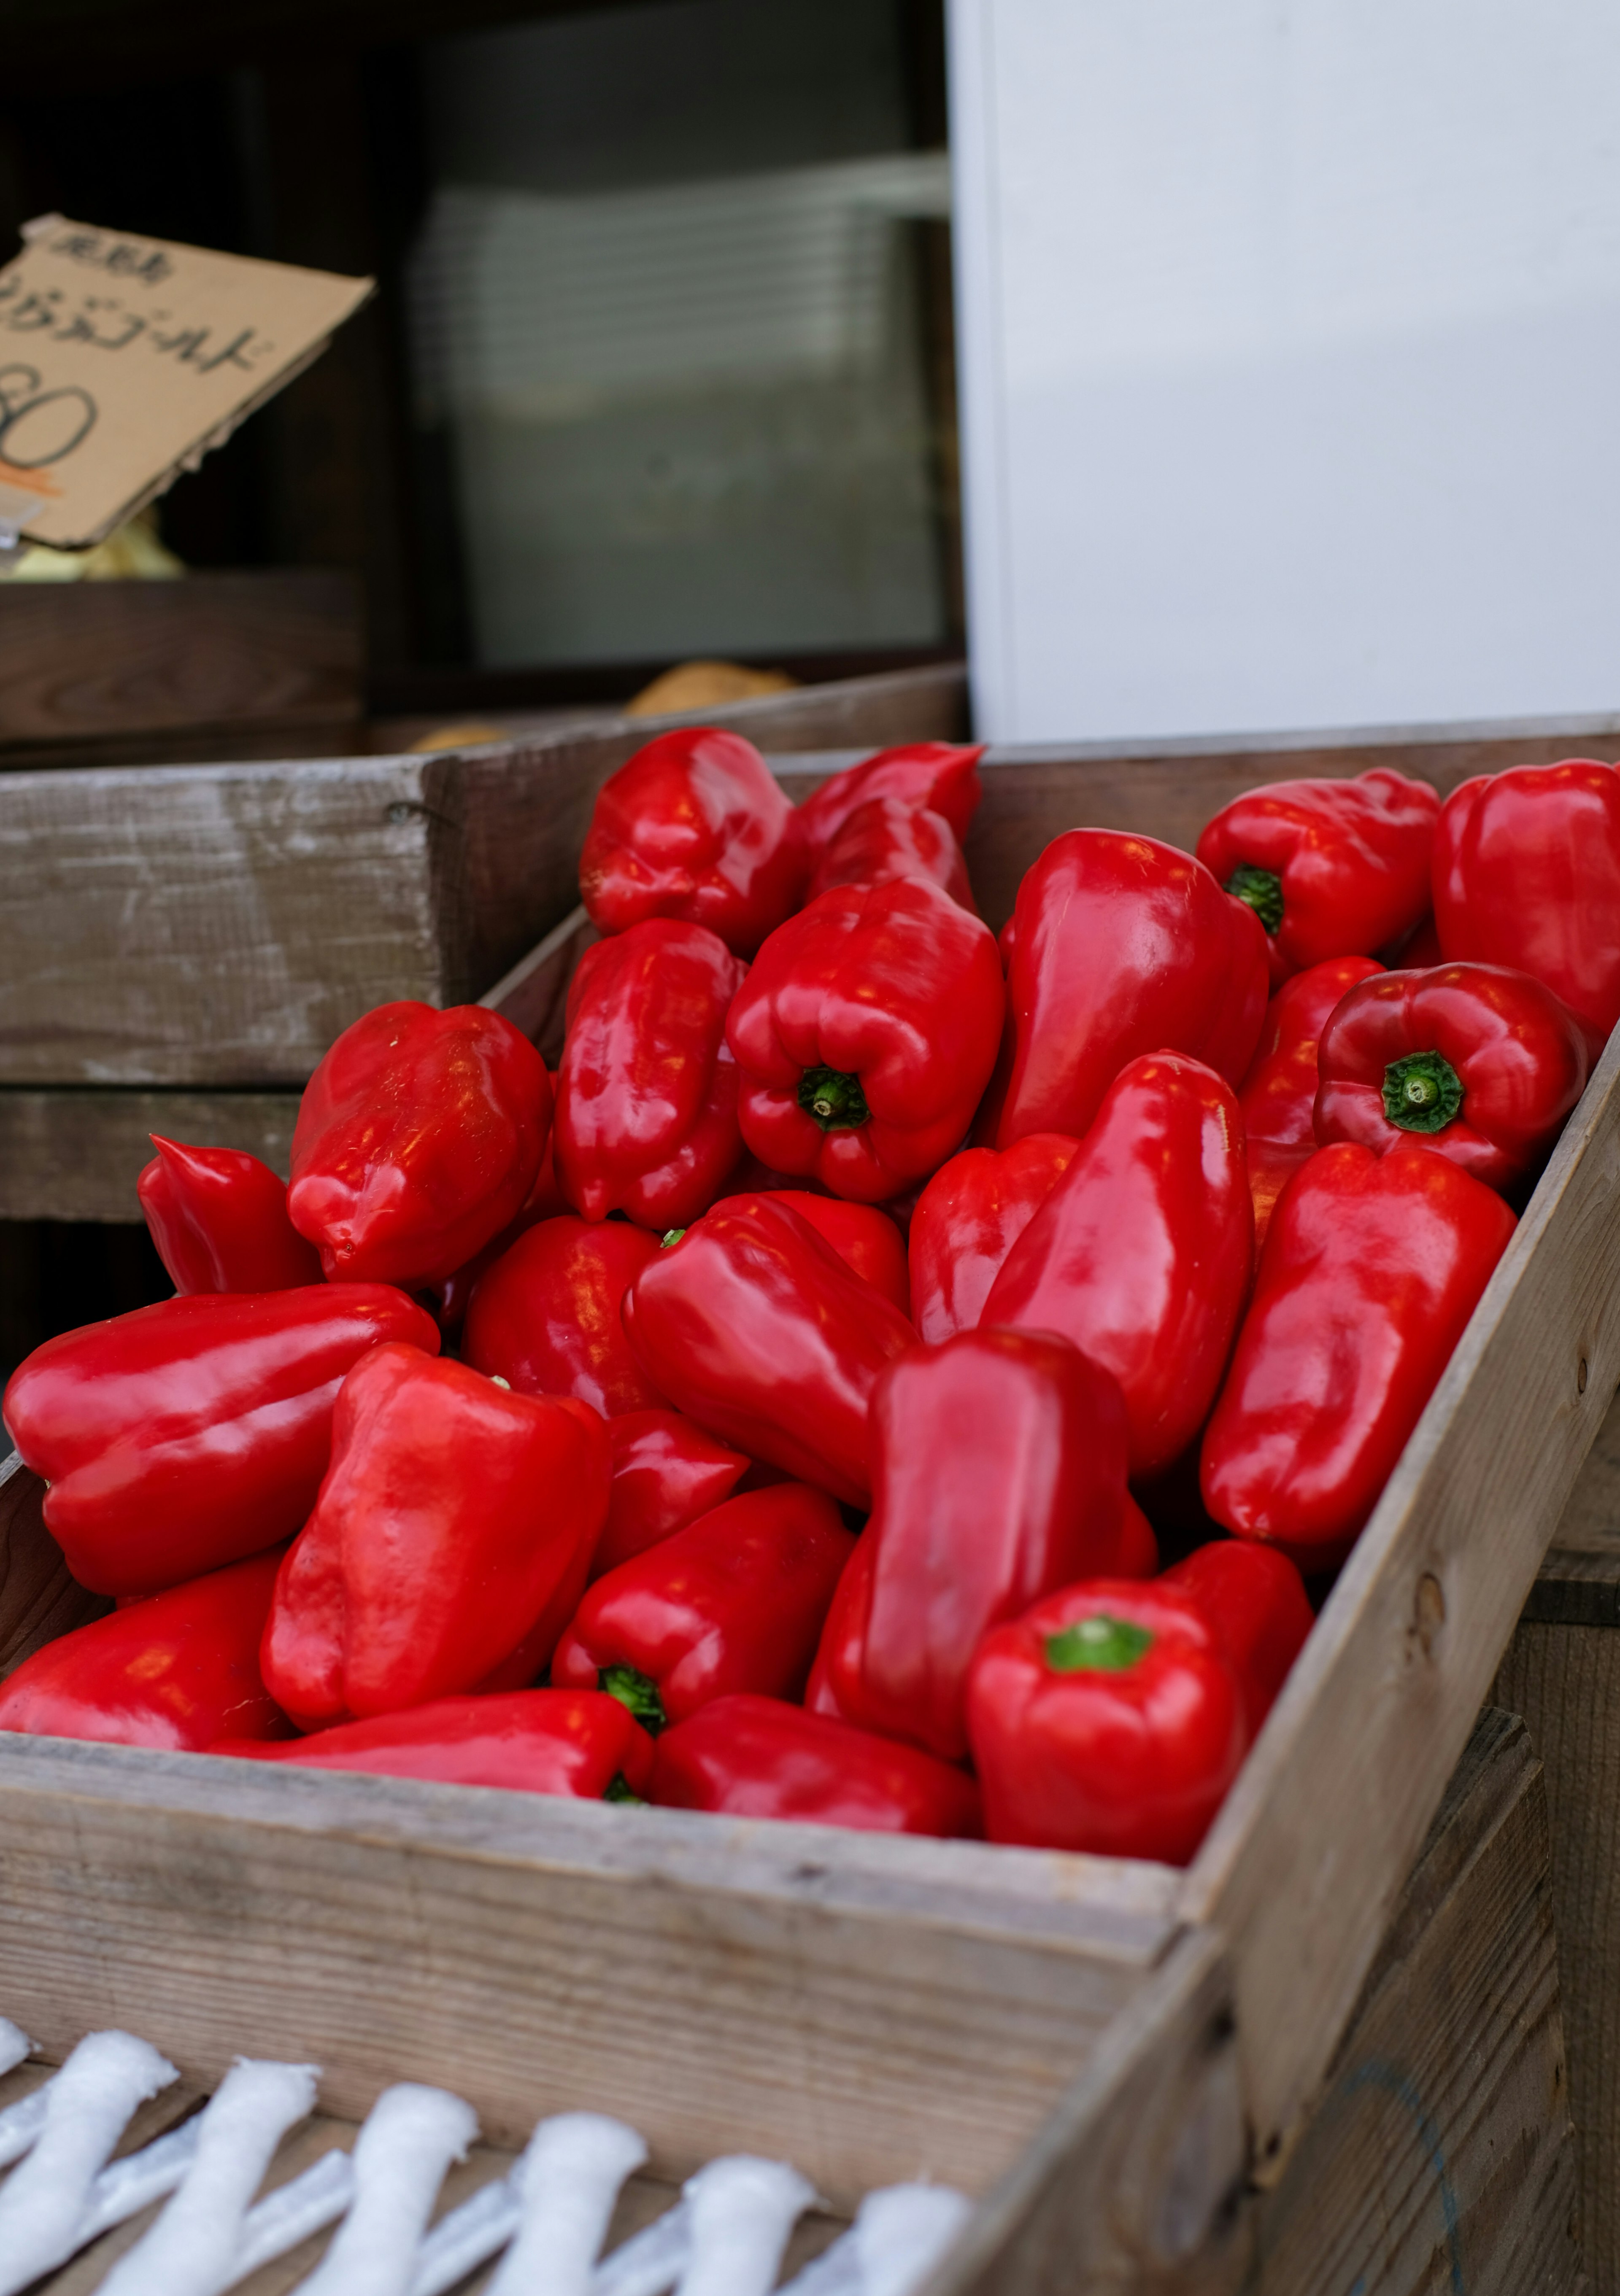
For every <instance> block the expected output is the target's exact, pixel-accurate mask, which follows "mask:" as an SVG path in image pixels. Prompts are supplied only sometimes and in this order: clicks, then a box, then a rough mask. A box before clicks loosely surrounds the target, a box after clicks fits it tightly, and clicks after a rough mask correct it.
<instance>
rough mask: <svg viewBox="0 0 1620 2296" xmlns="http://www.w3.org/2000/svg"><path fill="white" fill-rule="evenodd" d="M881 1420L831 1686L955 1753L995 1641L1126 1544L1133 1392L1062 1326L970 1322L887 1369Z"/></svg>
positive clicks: (905, 1732) (833, 1651) (846, 1701)
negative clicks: (993, 1327) (987, 1648)
mask: <svg viewBox="0 0 1620 2296" xmlns="http://www.w3.org/2000/svg"><path fill="white" fill-rule="evenodd" d="M872 1432H873V1450H874V1455H875V1462H876V1467H875V1478H874V1480H875V1490H874V1502H873V1508H872V1517H871V1521H869V1522H868V1525H867V1529H866V1531H865V1533H864V1534H863V1537H862V1539H861V1549H862V1552H863V1554H865V1553H866V1551H867V1550H868V1549H869V1550H870V1558H871V1559H870V1563H869V1568H868V1571H867V1572H866V1573H863V1575H864V1576H866V1577H867V1579H868V1591H867V1597H866V1604H865V1618H864V1620H859V1621H851V1620H849V1619H848V1617H847V1616H846V1617H844V1618H843V1619H842V1620H840V1623H839V1628H838V1630H837V1631H836V1632H835V1634H833V1635H832V1636H830V1637H824V1643H829V1644H830V1646H829V1647H828V1650H827V1659H828V1663H827V1669H826V1683H827V1687H828V1688H829V1689H830V1691H831V1693H832V1696H833V1700H834V1702H835V1706H836V1710H837V1711H838V1712H839V1713H840V1714H841V1715H843V1718H845V1719H846V1720H847V1721H851V1722H854V1723H858V1724H859V1725H860V1726H862V1727H864V1728H867V1729H870V1730H876V1731H879V1732H881V1733H883V1734H884V1735H885V1736H888V1737H892V1738H904V1739H907V1740H909V1742H910V1743H912V1744H914V1745H919V1746H924V1747H926V1748H927V1750H928V1751H930V1752H931V1753H934V1754H938V1755H940V1756H942V1758H943V1759H945V1760H947V1761H955V1760H958V1759H960V1757H961V1756H962V1755H964V1754H965V1753H966V1751H967V1733H966V1718H965V1711H964V1706H963V1700H964V1696H965V1694H966V1680H967V1668H968V1662H969V1661H970V1660H971V1659H972V1657H973V1653H974V1650H975V1649H976V1648H977V1646H978V1644H979V1643H980V1642H981V1640H982V1639H983V1636H984V1635H985V1634H986V1633H987V1632H988V1630H989V1629H990V1628H991V1627H993V1626H995V1625H997V1624H998V1623H999V1621H1000V1620H1003V1619H1008V1618H1016V1616H1017V1614H1018V1613H1019V1611H1023V1610H1025V1609H1027V1607H1028V1606H1029V1604H1030V1603H1032V1602H1033V1601H1034V1600H1035V1599H1036V1597H1037V1596H1038V1595H1044V1594H1048V1593H1050V1591H1051V1590H1052V1588H1053V1587H1062V1586H1065V1585H1066V1584H1067V1583H1068V1581H1069V1580H1071V1579H1082V1578H1085V1577H1088V1576H1089V1575H1090V1574H1091V1573H1092V1572H1094V1571H1096V1570H1099V1569H1101V1568H1103V1567H1104V1566H1105V1565H1106V1563H1108V1562H1110V1561H1112V1559H1113V1557H1114V1554H1115V1553H1116V1551H1117V1549H1118V1547H1119V1544H1120V1539H1121V1536H1122V1529H1123V1524H1124V1502H1125V1414H1124V1406H1123V1403H1122V1398H1121V1396H1120V1391H1119V1389H1118V1386H1117V1385H1116V1384H1115V1382H1114V1380H1113V1378H1112V1377H1111V1376H1110V1375H1109V1374H1108V1373H1107V1372H1106V1371H1104V1370H1102V1369H1100V1368H1099V1366H1098V1365H1096V1364H1094V1363H1091V1362H1090V1361H1088V1359H1087V1358H1086V1357H1084V1356H1082V1355H1081V1353H1080V1351H1079V1349H1076V1348H1073V1347H1070V1346H1069V1345H1067V1343H1066V1342H1065V1341H1063V1340H1061V1339H1055V1338H1053V1337H1052V1336H1051V1335H1050V1334H1049V1333H1044V1332H1041V1333H1034V1332H1004V1331H985V1330H981V1331H976V1332H959V1333H958V1334H957V1335H956V1337H955V1338H954V1339H950V1340H947V1341H944V1342H943V1343H942V1345H941V1346H939V1347H937V1348H927V1347H917V1348H914V1349H912V1350H911V1352H910V1354H909V1355H908V1356H905V1357H901V1358H900V1361H899V1362H898V1363H896V1364H894V1365H892V1366H891V1368H890V1369H889V1370H888V1371H887V1372H885V1373H884V1376H883V1378H882V1379H881V1380H880V1381H879V1382H878V1383H877V1386H876V1390H875V1392H874V1395H873V1399H872ZM846 1637H847V1639H846ZM851 1661H852V1662H851Z"/></svg>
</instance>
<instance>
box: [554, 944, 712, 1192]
mask: <svg viewBox="0 0 1620 2296" xmlns="http://www.w3.org/2000/svg"><path fill="white" fill-rule="evenodd" d="M744 971H745V967H744V965H743V964H740V963H739V962H738V960H737V959H736V957H735V956H733V955H731V953H730V951H729V950H728V948H727V947H726V944H725V942H724V941H723V940H720V939H719V938H718V937H717V936H716V935H715V934H713V933H711V932H709V931H706V930H705V929H704V927H703V926H702V925H689V924H677V923H674V922H671V921H670V920H669V919H667V918H662V917H654V918H649V920H648V921H647V922H646V924H639V925H631V926H630V927H629V931H626V932H622V933H617V934H615V935H614V936H613V939H610V940H599V941H597V942H596V946H595V947H592V948H588V949H587V950H586V952H585V954H584V955H583V956H582V957H581V958H580V964H579V967H578V970H577V971H576V972H575V973H574V977H573V980H572V982H571V983H570V984H569V990H568V1041H567V1046H566V1049H565V1050H564V1052H563V1065H562V1067H561V1069H560V1070H558V1071H557V1100H556V1124H555V1133H554V1138H555V1155H556V1169H557V1177H558V1178H559V1179H560V1181H561V1182H562V1185H563V1193H564V1195H566V1197H567V1198H568V1200H569V1201H570V1203H572V1205H573V1207H574V1209H575V1210H576V1211H580V1212H583V1213H584V1215H585V1217H586V1218H587V1219H589V1220H599V1219H603V1218H605V1217H606V1216H607V1214H608V1213H609V1212H615V1211H622V1212H628V1213H629V1217H630V1218H631V1219H633V1220H638V1221H639V1222H640V1223H641V1225H642V1226H643V1227H651V1228H657V1229H659V1230H660V1231H662V1230H663V1229H664V1228H670V1227H684V1226H686V1225H687V1222H688V1221H690V1220H695V1218H697V1216H698V1214H699V1213H700V1212H703V1211H707V1210H708V1209H709V1206H710V1205H711V1203H712V1202H713V1201H714V1200H715V1198H716V1196H718V1195H719V1194H720V1191H721V1188H722V1187H723V1186H724V1185H725V1183H726V1181H727V1179H728V1177H729V1176H730V1174H731V1172H732V1170H733V1169H734V1168H735V1166H736V1162H737V1160H738V1158H739V1157H740V1156H741V1155H742V1152H743V1137H742V1135H741V1133H740V1132H739V1131H738V1130H737V1119H736V1095H737V1073H736V1062H734V1061H733V1060H732V1057H731V1054H730V1051H729V1050H728V1046H727V1044H726V1014H727V1013H728V1010H729V1008H730V1005H731V1000H732V998H733V997H734V996H736V992H737V989H738V988H739V986H740V985H741V982H742V980H743V975H744Z"/></svg>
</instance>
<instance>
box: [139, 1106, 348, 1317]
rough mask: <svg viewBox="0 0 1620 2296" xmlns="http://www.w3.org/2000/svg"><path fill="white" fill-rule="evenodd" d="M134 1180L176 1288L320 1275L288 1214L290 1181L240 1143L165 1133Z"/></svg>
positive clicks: (269, 1284) (278, 1284)
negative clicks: (198, 1141) (204, 1143)
mask: <svg viewBox="0 0 1620 2296" xmlns="http://www.w3.org/2000/svg"><path fill="white" fill-rule="evenodd" d="M152 1146H153V1147H154V1148H155V1149H156V1150H157V1154H156V1155H155V1156H154V1157H153V1158H152V1161H151V1163H150V1164H148V1165H147V1166H146V1168H145V1169H144V1171H143V1172H142V1174H141V1177H140V1178H139V1179H138V1180H137V1181H136V1184H135V1192H136V1195H137V1196H138V1197H139V1198H140V1201H141V1210H142V1211H143V1212H144V1214H145V1215H146V1226H147V1228H148V1230H149V1231H150V1233H151V1235H152V1242H153V1243H154V1244H156V1246H157V1249H158V1258H159V1259H160V1260H161V1261H162V1263H163V1265H164V1267H166V1268H167V1269H168V1270H169V1275H170V1277H171V1279H172V1280H173V1283H174V1287H175V1290H176V1291H177V1292H288V1291H292V1290H293V1289H294V1288H295V1287H296V1286H298V1285H300V1284H304V1283H319V1282H320V1280H321V1256H320V1254H319V1252H318V1251H317V1250H316V1248H315V1246H314V1245H313V1244H312V1243H306V1242H305V1241H304V1239H303V1237H302V1236H301V1235H300V1234H299V1232H298V1230H297V1229H296V1228H295V1227H294V1226H293V1225H292V1221H291V1220H290V1219H289V1218H287V1189H286V1183H285V1182H284V1181H283V1180H280V1179H278V1178H277V1177H276V1176H275V1173H274V1172H273V1171H272V1170H271V1169H270V1168H269V1166H268V1165H267V1164H261V1163H260V1162H259V1159H258V1157H257V1156H250V1155H249V1154H248V1153H247V1152H246V1151H245V1150H244V1149H241V1148H186V1147H182V1145H181V1144H180V1143H179V1142H178V1141H177V1140H161V1139H160V1138H159V1136H158V1135H157V1134H156V1133H155V1132H154V1133H153V1134H152Z"/></svg>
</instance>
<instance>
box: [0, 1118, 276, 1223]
mask: <svg viewBox="0 0 1620 2296" xmlns="http://www.w3.org/2000/svg"><path fill="white" fill-rule="evenodd" d="M298 1102H299V1095H298V1094H297V1093H296V1092H116V1091H109V1092H86V1091H78V1092H49V1091H41V1092H17V1091H8V1090H0V1219H8V1220H33V1219H60V1220H138V1219H139V1218H140V1216H141V1209H140V1206H139V1204H138V1203H137V1202H136V1193H135V1184H136V1177H137V1176H138V1174H139V1172H140V1169H141V1167H142V1165H143V1164H147V1163H150V1162H151V1160H152V1134H153V1133H154V1132H160V1133H161V1134H162V1136H163V1137H164V1138H165V1139H166V1140H184V1141H187V1142H192V1143H195V1144H201V1145H204V1146H206V1145H209V1144H213V1145H215V1146H217V1147H221V1148H245V1149H247V1150H248V1151H249V1152H250V1153H251V1154H252V1155H254V1156H259V1157H262V1158H263V1160H264V1161H265V1162H266V1163H267V1164H269V1165H271V1166H272V1167H273V1168H274V1169H275V1170H276V1171H278V1172H280V1173H281V1174H282V1175H283V1176H285V1174H286V1170H287V1158H288V1152H289V1150H290V1149H291V1147H292V1127H293V1125H294V1123H295V1122H296V1120H297V1118H298Z"/></svg>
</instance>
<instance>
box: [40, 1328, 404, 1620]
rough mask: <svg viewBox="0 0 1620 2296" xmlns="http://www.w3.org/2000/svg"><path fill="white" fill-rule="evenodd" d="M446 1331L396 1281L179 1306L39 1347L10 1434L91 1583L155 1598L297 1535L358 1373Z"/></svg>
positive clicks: (55, 1529) (58, 1535) (101, 1590)
mask: <svg viewBox="0 0 1620 2296" xmlns="http://www.w3.org/2000/svg"><path fill="white" fill-rule="evenodd" d="M385 1340H409V1341H414V1342H415V1345H416V1346H417V1347H420V1348H424V1349H427V1351H428V1352H429V1354H432V1353H433V1352H434V1351H435V1350H436V1349H437V1348H438V1346H439V1333H438V1329H437V1327H436V1326H435V1324H434V1322H433V1319H432V1316H429V1315H427V1314H425V1313H424V1310H423V1309H422V1308H418V1307H417V1306H416V1305H415V1302H414V1301H413V1300H407V1298H406V1296H405V1294H404V1293H403V1292H396V1291H394V1290H393V1289H392V1288H391V1286H390V1285H388V1284H386V1283H343V1284H330V1283H314V1284H310V1285H309V1286H308V1287H307V1288H304V1289H300V1290H298V1291H294V1292H232V1293H227V1294H226V1295H224V1296H222V1297H201V1298H195V1297H192V1298H188V1297H185V1296H182V1297H181V1298H179V1299H177V1300H161V1301H160V1302H159V1304H158V1305H157V1306H156V1307H155V1308H136V1310H135V1311H134V1313H133V1314H131V1315H127V1316H114V1317H113V1318H112V1319H111V1322H109V1323H104V1324H85V1325H84V1326H83V1328H82V1329H81V1330H79V1331H77V1332H64V1333H62V1336H61V1337H60V1338H59V1339H54V1340H47V1341H45V1345H44V1346H43V1347H41V1348H36V1349H35V1350H34V1352H33V1354H32V1355H31V1356H29V1358H28V1360H27V1361H26V1362H25V1363H23V1364H21V1365H20V1366H19V1367H18V1369H17V1370H16V1371H15V1372H14V1373H13V1374H12V1382H11V1384H10V1386H9V1387H8V1388H7V1389H6V1390H5V1406H4V1408H5V1423H6V1425H7V1426H8V1427H9V1428H10V1430H11V1434H12V1441H13V1442H14V1443H15V1444H16V1446H17V1448H18V1450H19V1451H20V1452H21V1455H22V1456H23V1458H24V1460H25V1461H26V1462H27V1464H29V1466H30V1467H31V1468H32V1469H33V1470H34V1472H35V1473H36V1474H37V1475H43V1476H44V1478H45V1481H46V1482H47V1483H48V1484H49V1485H50V1488H49V1489H48V1490H47V1491H46V1493H45V1522H46V1524H47V1526H48V1528H49V1529H50V1531H51V1533H52V1535H53V1538H55V1540H56V1542H57V1544H58V1546H60V1547H61V1548H62V1552H63V1554H65V1555H66V1556H67V1559H68V1568H69V1569H70V1570H71V1571H72V1573H73V1576H74V1577H75V1578H76V1579H78V1582H79V1584H80V1586H81V1587H90V1588H91V1589H92V1590H93V1591H94V1592H95V1593H96V1594H98V1595H155V1594H157V1593H159V1592H160V1590H161V1589H162V1588H163V1587H177V1586H179V1585H180V1584H181V1583H182V1582H183V1581H184V1580H185V1579H197V1578H200V1577H201V1574H202V1573H203V1572H204V1571H205V1570H218V1569H219V1568H220V1566H221V1565H222V1564H224V1563H226V1562H236V1561H238V1560H239V1559H240V1558H241V1557H242V1556H243V1555H244V1554H257V1553H258V1552H259V1548H260V1547H264V1546H275V1545H277V1544H278V1543H279V1542H280V1541H281V1540H283V1539H285V1538H292V1534H293V1532H294V1531H295V1530H297V1529H299V1528H300V1526H301V1524H302V1523H303V1521H304V1519H305V1517H306V1516H307V1515H308V1513H309V1510H310V1508H311V1507H312V1506H313V1505H315V1497H316V1493H317V1491H318V1490H319V1488H320V1483H321V1477H322V1476H323V1475H324V1474H325V1472H326V1463H327V1459H328V1457H329V1456H330V1454H331V1449H332V1412H333V1404H334V1403H335V1402H336V1400H337V1393H338V1389H339V1386H340V1385H341V1382H342V1379H343V1376H344V1374H345V1373H346V1372H348V1371H349V1369H350V1368H351V1367H352V1366H353V1365H355V1364H356V1363H358V1360H359V1359H360V1357H362V1356H363V1355H365V1354H366V1351H367V1350H368V1349H372V1348H374V1347H375V1346H376V1345H377V1344H378V1342H379V1341H385Z"/></svg>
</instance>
